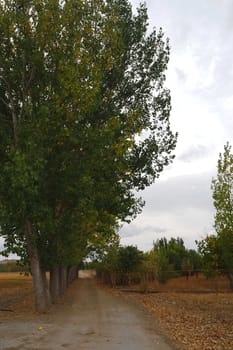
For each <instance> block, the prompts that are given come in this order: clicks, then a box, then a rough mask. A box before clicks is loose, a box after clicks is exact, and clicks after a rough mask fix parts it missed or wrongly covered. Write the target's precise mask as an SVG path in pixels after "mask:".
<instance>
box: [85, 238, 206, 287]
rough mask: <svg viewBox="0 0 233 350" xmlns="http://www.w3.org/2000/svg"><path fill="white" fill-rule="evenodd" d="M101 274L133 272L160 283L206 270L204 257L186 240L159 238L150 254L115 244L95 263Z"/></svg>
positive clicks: (93, 264)
mask: <svg viewBox="0 0 233 350" xmlns="http://www.w3.org/2000/svg"><path fill="white" fill-rule="evenodd" d="M91 266H94V267H95V268H96V269H97V271H107V272H110V273H111V272H113V273H116V272H119V273H131V272H143V273H147V272H148V273H152V274H153V275H154V277H156V278H157V279H158V280H159V281H160V282H165V281H166V280H167V279H169V278H171V277H177V276H180V275H186V276H189V275H190V274H191V273H194V272H198V271H201V270H202V269H203V260H202V256H201V255H200V254H199V253H198V252H197V251H195V250H193V249H187V248H186V247H185V245H184V241H183V240H182V238H180V237H177V238H171V239H170V240H167V239H166V238H165V237H164V238H161V239H158V240H156V241H155V242H154V244H153V249H152V250H151V251H149V252H146V253H144V252H142V251H140V250H139V249H138V248H137V247H136V246H131V245H130V246H125V247H124V246H120V245H119V243H116V244H115V245H113V246H112V247H111V248H110V249H108V251H107V252H105V254H103V255H102V256H100V257H98V259H96V261H94V262H92V263H91Z"/></svg>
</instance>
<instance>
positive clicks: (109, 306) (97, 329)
mask: <svg viewBox="0 0 233 350" xmlns="http://www.w3.org/2000/svg"><path fill="white" fill-rule="evenodd" d="M13 285H14V286H15V285H16V283H14V284H13ZM25 288H28V287H27V286H25V287H23V286H22V280H21V292H20V289H17V288H16V287H15V291H16V290H17V295H14V298H12V297H13V294H12V291H11V293H10V295H9V294H8V292H7V290H8V288H6V289H5V292H3V289H2V290H1V299H0V301H1V307H0V308H2V309H4V308H5V307H6V308H5V311H2V314H3V316H2V317H1V318H0V349H1V350H59V349H64V348H67V349H69V350H77V349H79V350H84V349H88V350H122V349H127V350H142V349H145V350H172V349H175V347H174V346H173V345H169V340H165V339H164V337H162V336H161V335H160V330H159V328H158V325H157V322H156V321H155V320H154V319H153V317H152V316H151V315H149V314H148V313H146V312H145V311H144V309H143V308H142V307H141V308H140V307H138V305H136V304H135V303H134V302H133V301H130V302H129V301H127V300H125V299H124V298H119V297H117V296H115V295H112V294H111V293H109V292H108V291H106V289H105V288H100V287H99V286H98V285H97V283H96V280H95V279H93V278H84V279H79V280H78V281H76V282H74V283H73V285H72V286H71V288H70V289H69V291H68V293H67V294H66V297H65V298H64V299H62V300H60V303H59V304H56V305H55V306H53V307H52V308H51V309H50V310H49V312H48V313H47V314H44V315H37V314H35V313H33V312H32V309H31V307H30V303H31V302H32V293H31V294H30V293H29V294H28V295H27V296H26V297H25V296H24V291H25ZM13 289H14V288H13ZM27 291H28V292H29V290H28V289H27ZM4 295H6V296H7V298H6V300H5V297H4ZM9 296H10V299H12V301H11V302H10V304H9V298H8V297H9ZM4 300H5V301H4ZM21 300H24V301H25V300H28V302H26V303H24V309H22V306H19V305H20V304H21ZM7 308H9V309H8V311H7ZM10 308H11V309H10ZM9 310H11V311H9ZM27 310H28V314H26V312H27Z"/></svg>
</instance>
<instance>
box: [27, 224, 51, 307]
mask: <svg viewBox="0 0 233 350" xmlns="http://www.w3.org/2000/svg"><path fill="white" fill-rule="evenodd" d="M32 236H33V230H32V225H31V223H30V222H29V221H27V223H26V227H25V238H26V243H27V252H28V256H29V259H30V267H31V273H32V279H33V285H34V292H35V309H36V311H38V312H46V311H47V309H48V307H49V302H50V300H49V293H48V289H47V291H46V283H45V273H43V271H42V269H41V266H40V258H39V252H38V248H37V246H36V244H35V243H34V242H33V237H32Z"/></svg>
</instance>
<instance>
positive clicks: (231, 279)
mask: <svg viewBox="0 0 233 350" xmlns="http://www.w3.org/2000/svg"><path fill="white" fill-rule="evenodd" d="M227 277H228V279H229V283H230V288H231V290H232V291H233V273H231V272H227Z"/></svg>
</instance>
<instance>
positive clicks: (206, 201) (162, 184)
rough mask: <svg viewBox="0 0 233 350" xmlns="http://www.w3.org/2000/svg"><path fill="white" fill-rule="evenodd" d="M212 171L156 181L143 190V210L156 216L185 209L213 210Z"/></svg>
mask: <svg viewBox="0 0 233 350" xmlns="http://www.w3.org/2000/svg"><path fill="white" fill-rule="evenodd" d="M211 180H212V173H211V174H210V173H206V174H198V175H185V176H178V177H174V178H170V179H168V180H166V181H157V183H155V184H154V185H153V186H151V187H150V188H149V189H147V190H145V191H144V193H143V194H142V198H143V199H144V200H145V201H146V207H145V208H144V210H145V211H147V212H150V215H154V216H155V217H156V213H161V212H168V213H169V212H176V213H177V212H180V211H181V212H182V211H185V210H187V209H192V208H197V209H198V210H201V209H203V210H206V209H207V210H210V211H212V210H213V204H212V193H211V189H210V186H211Z"/></svg>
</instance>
